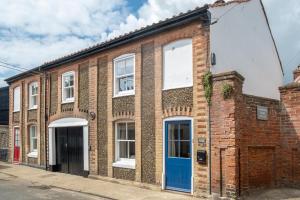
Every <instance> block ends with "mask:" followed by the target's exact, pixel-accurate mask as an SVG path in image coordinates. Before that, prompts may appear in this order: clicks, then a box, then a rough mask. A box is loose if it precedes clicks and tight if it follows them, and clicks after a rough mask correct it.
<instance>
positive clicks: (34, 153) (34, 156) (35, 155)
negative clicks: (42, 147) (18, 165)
mask: <svg viewBox="0 0 300 200" xmlns="http://www.w3.org/2000/svg"><path fill="white" fill-rule="evenodd" d="M27 157H29V158H37V157H38V153H37V151H34V152H30V153H29V154H27Z"/></svg>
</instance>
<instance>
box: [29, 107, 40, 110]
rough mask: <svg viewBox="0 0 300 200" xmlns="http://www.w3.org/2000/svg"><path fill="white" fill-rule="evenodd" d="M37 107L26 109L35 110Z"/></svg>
mask: <svg viewBox="0 0 300 200" xmlns="http://www.w3.org/2000/svg"><path fill="white" fill-rule="evenodd" d="M37 109H38V107H33V108H29V109H28V110H37Z"/></svg>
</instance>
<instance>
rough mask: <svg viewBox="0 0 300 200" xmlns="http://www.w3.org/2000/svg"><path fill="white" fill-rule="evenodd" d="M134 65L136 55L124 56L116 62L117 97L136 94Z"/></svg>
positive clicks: (115, 92) (115, 91) (115, 93)
mask: <svg viewBox="0 0 300 200" xmlns="http://www.w3.org/2000/svg"><path fill="white" fill-rule="evenodd" d="M134 63H135V55H134V54H126V55H122V56H120V57H118V58H116V59H115V60H114V82H115V84H114V85H115V88H114V95H115V96H123V95H132V94H134Z"/></svg>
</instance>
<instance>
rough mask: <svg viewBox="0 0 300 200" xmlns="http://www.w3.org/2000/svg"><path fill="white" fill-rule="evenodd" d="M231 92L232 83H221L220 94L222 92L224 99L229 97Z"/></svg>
mask: <svg viewBox="0 0 300 200" xmlns="http://www.w3.org/2000/svg"><path fill="white" fill-rule="evenodd" d="M232 92H233V87H232V85H229V84H228V83H226V84H224V85H223V88H222V94H223V98H224V99H229V98H230V96H231V94H232Z"/></svg>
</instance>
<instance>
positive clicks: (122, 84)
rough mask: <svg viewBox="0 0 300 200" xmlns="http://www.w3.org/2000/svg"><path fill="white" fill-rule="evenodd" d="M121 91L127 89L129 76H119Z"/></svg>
mask: <svg viewBox="0 0 300 200" xmlns="http://www.w3.org/2000/svg"><path fill="white" fill-rule="evenodd" d="M118 85H119V92H122V91H126V85H127V78H126V77H124V78H119V79H118Z"/></svg>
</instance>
